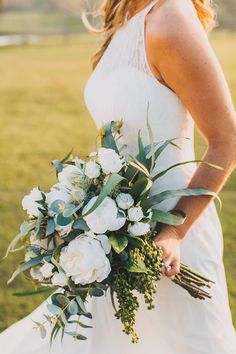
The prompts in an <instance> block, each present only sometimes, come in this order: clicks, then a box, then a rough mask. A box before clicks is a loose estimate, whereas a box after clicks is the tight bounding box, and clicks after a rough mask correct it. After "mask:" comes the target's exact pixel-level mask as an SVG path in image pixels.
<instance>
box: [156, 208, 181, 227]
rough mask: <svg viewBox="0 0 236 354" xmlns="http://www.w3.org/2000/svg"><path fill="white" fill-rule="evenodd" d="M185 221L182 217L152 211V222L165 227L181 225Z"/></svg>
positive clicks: (160, 211)
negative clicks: (165, 225)
mask: <svg viewBox="0 0 236 354" xmlns="http://www.w3.org/2000/svg"><path fill="white" fill-rule="evenodd" d="M185 219H186V217H184V216H177V215H173V214H171V213H168V212H165V211H162V210H157V209H153V210H152V221H157V222H160V223H163V224H167V225H182V224H183V223H184V221H185Z"/></svg>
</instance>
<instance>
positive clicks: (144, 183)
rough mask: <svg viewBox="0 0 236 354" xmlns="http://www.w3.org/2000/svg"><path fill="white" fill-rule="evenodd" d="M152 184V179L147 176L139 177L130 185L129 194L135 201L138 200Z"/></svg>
mask: <svg viewBox="0 0 236 354" xmlns="http://www.w3.org/2000/svg"><path fill="white" fill-rule="evenodd" d="M151 186H152V181H151V180H150V179H149V178H147V177H142V178H139V179H138V180H137V181H136V182H135V183H134V184H133V186H132V188H131V190H130V192H129V193H130V194H131V195H132V197H133V199H134V201H135V203H137V202H138V200H139V199H140V196H141V195H142V194H143V193H145V192H146V191H147V190H149V189H150V188H151Z"/></svg>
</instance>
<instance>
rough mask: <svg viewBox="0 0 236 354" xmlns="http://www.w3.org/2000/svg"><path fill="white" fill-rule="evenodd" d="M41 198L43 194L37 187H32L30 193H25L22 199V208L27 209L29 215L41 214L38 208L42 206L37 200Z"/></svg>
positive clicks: (37, 215)
mask: <svg viewBox="0 0 236 354" xmlns="http://www.w3.org/2000/svg"><path fill="white" fill-rule="evenodd" d="M42 199H43V194H42V192H41V191H40V189H39V188H38V187H35V188H33V189H32V191H31V192H30V194H28V195H26V196H25V197H24V198H23V200H22V206H23V209H24V210H26V211H27V214H28V215H29V216H30V217H33V216H36V217H39V215H40V214H41V213H40V211H39V209H38V208H43V207H42V205H40V204H39V203H37V201H39V200H42Z"/></svg>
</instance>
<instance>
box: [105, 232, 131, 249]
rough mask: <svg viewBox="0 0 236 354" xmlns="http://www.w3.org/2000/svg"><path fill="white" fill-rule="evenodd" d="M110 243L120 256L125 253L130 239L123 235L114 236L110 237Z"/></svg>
mask: <svg viewBox="0 0 236 354" xmlns="http://www.w3.org/2000/svg"><path fill="white" fill-rule="evenodd" d="M109 241H110V242H111V245H112V248H113V249H114V250H115V252H116V253H118V254H119V253H121V252H122V251H124V249H125V248H126V246H127V245H128V238H127V237H126V236H125V235H122V234H119V235H118V234H112V235H111V236H110V237H109Z"/></svg>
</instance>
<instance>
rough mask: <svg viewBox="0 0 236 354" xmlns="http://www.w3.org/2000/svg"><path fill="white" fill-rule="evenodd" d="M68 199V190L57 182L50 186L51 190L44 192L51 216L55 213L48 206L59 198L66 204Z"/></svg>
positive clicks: (69, 197)
mask: <svg viewBox="0 0 236 354" xmlns="http://www.w3.org/2000/svg"><path fill="white" fill-rule="evenodd" d="M70 199H71V196H70V194H69V192H68V190H67V189H66V188H64V186H62V185H60V184H59V183H58V184H56V185H55V186H53V187H52V188H51V191H50V192H49V193H47V194H46V202H47V204H48V208H49V215H51V216H53V215H55V213H54V212H53V211H52V210H50V208H51V206H52V204H53V203H54V202H55V201H56V200H61V201H63V202H64V203H65V204H67V203H69V202H70Z"/></svg>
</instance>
